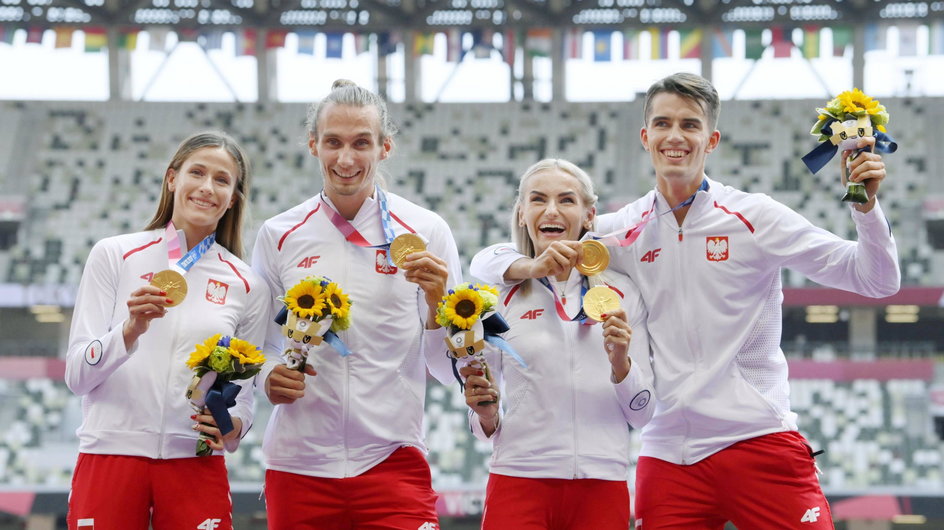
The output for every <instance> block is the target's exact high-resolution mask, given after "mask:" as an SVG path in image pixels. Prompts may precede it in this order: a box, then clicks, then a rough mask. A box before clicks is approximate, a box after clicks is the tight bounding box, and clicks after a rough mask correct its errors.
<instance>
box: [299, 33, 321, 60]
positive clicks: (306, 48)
mask: <svg viewBox="0 0 944 530" xmlns="http://www.w3.org/2000/svg"><path fill="white" fill-rule="evenodd" d="M295 34H296V35H298V54H299V55H314V54H315V35H316V34H317V33H316V32H315V31H313V30H310V29H303V30H298V31H296V32H295Z"/></svg>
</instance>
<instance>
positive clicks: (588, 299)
mask: <svg viewBox="0 0 944 530" xmlns="http://www.w3.org/2000/svg"><path fill="white" fill-rule="evenodd" d="M580 246H581V247H582V249H583V256H582V257H581V259H580V263H578V264H577V270H578V271H580V274H583V275H584V276H586V277H587V279H588V281H589V282H590V283H591V285H593V284H599V283H601V282H599V280H598V279H596V278H594V276H597V275H599V274H600V273H602V272H603V271H604V270H606V268H607V266H609V264H610V252H609V250H607V248H606V246H604V245H603V243H600V242H599V241H596V240H594V239H586V240H584V241H581V242H580ZM619 308H620V300H619V297H618V296H617V295H616V293H615V292H613V290H612V289H610V288H609V287H607V286H605V285H594V286H593V287H591V288H590V289H589V290H588V291H587V294H585V295H584V297H583V312H584V314H586V315H587V317H588V318H590V319H592V320H595V321H597V322H603V316H602V315H605V314H607V313H609V312H611V311H615V310H617V309H619Z"/></svg>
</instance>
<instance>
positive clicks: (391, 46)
mask: <svg viewBox="0 0 944 530" xmlns="http://www.w3.org/2000/svg"><path fill="white" fill-rule="evenodd" d="M402 41H403V37H402V35H401V34H400V32H398V31H394V32H386V31H384V32H382V33H378V34H377V51H378V52H379V53H380V55H390V54H391V53H396V51H397V46H399V45H400V42H402Z"/></svg>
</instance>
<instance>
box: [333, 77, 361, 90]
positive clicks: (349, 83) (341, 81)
mask: <svg viewBox="0 0 944 530" xmlns="http://www.w3.org/2000/svg"><path fill="white" fill-rule="evenodd" d="M346 86H350V87H356V86H357V83H355V82H354V81H351V80H350V79H338V80H336V81H335V82H334V84H332V85H331V90H337V89H339V88H343V87H346Z"/></svg>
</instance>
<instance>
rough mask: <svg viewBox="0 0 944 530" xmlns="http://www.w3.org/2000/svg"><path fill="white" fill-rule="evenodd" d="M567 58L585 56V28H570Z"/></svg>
mask: <svg viewBox="0 0 944 530" xmlns="http://www.w3.org/2000/svg"><path fill="white" fill-rule="evenodd" d="M567 58H568V59H582V58H583V30H582V29H579V28H570V29H569V30H568V31H567Z"/></svg>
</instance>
